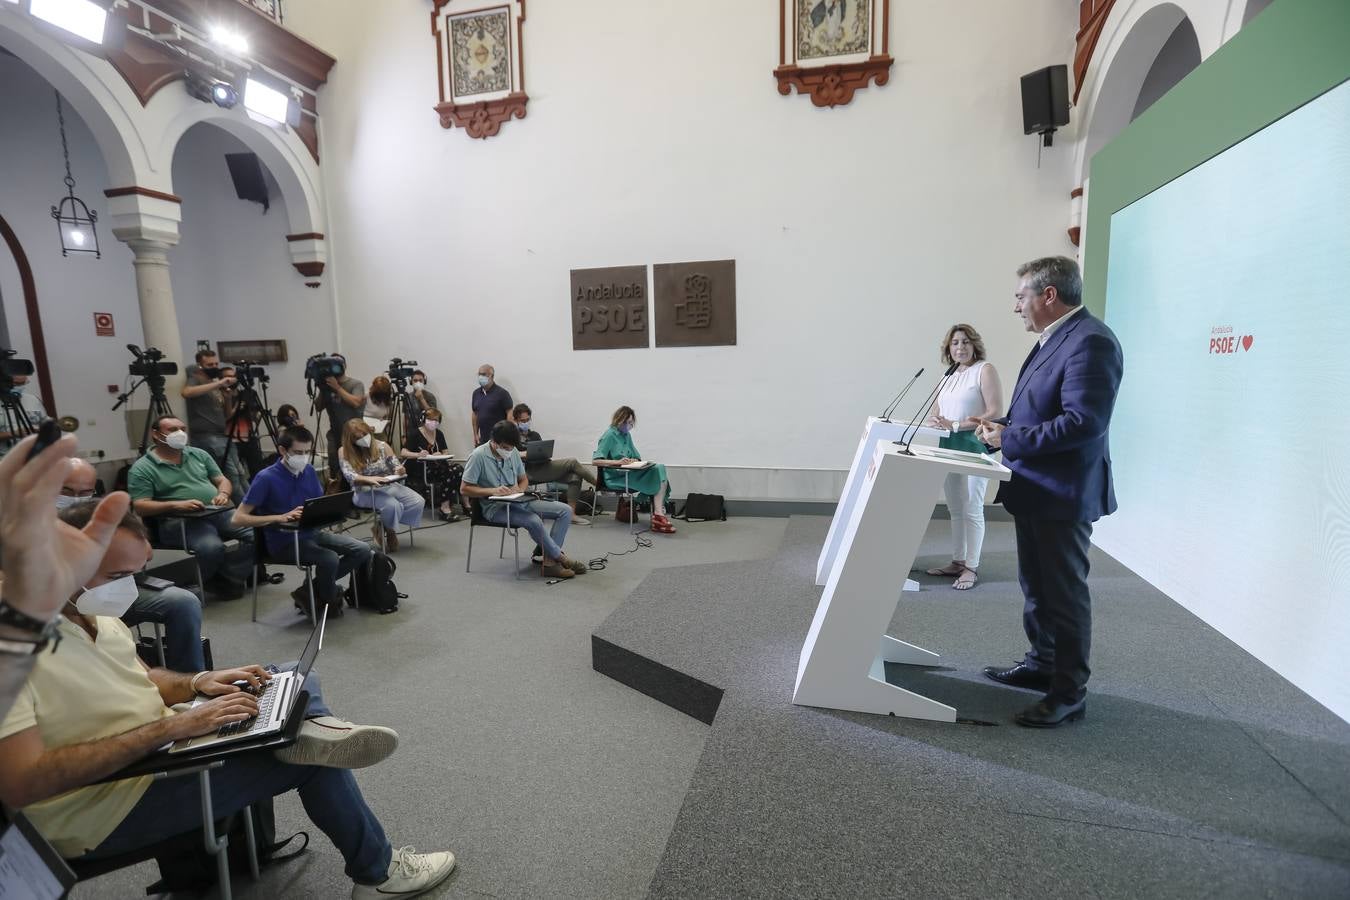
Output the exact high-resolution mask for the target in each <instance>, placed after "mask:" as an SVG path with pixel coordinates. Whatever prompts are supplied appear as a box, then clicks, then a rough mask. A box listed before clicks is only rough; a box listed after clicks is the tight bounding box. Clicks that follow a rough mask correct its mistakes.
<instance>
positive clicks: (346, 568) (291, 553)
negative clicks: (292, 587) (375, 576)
mask: <svg viewBox="0 0 1350 900" xmlns="http://www.w3.org/2000/svg"><path fill="white" fill-rule="evenodd" d="M287 538H288V539H289V540H291V541H292V542H294V540H295V538H294V537H293V536H291V535H287ZM374 552H375V551H373V550H371V549H370V545H369V544H367V543H366V542H365V541H358V540H357V539H356V538H354V537H348V536H347V535H345V534H333V533H332V532H330V531H319V532H316V533H314V534H312V535H310V536H309V537H307V538H301V539H300V564H301V565H308V566H313V567H314V598H315V599H316V600H317V601H318V602H319V604H320V605H325V604H328V603H331V602H332V601H333V600H334V598H336V597H337V582H338V579H339V578H342V577H343V576H345V575H347V574H348V573H350V572H354V571H355V570H357V569H359V568H361V567H362V566H364V565H365V564H366V563H368V562H370V558H371V556H372V555H374ZM295 556H296V553H295V544H294V543H291V544H290V545H289V546H287V547H286V549H285V550H284V551H282V552H278V553H274V552H272V551H270V550H269V551H268V554H267V558H268V559H270V560H273V561H274V562H278V563H285V564H287V565H294V564H295V561H296V560H295Z"/></svg>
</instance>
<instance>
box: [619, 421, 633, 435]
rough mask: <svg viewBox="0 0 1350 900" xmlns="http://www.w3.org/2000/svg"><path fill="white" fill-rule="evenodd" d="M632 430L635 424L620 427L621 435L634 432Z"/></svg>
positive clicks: (627, 423) (630, 423)
mask: <svg viewBox="0 0 1350 900" xmlns="http://www.w3.org/2000/svg"><path fill="white" fill-rule="evenodd" d="M632 430H633V423H632V422H624V423H623V424H622V425H620V426H619V433H620V434H627V433H628V432H630V431H632Z"/></svg>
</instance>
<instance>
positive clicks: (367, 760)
mask: <svg viewBox="0 0 1350 900" xmlns="http://www.w3.org/2000/svg"><path fill="white" fill-rule="evenodd" d="M396 749H398V732H396V731H394V729H392V728H384V727H382V726H379V725H353V724H352V723H351V722H344V721H343V720H341V719H338V718H335V717H333V716H319V717H318V718H316V719H307V720H305V722H304V723H302V724H301V726H300V733H299V734H298V735H297V736H296V739H295V743H294V744H291V746H289V747H283V748H281V749H280V750H277V751H276V752H275V753H274V754H273V756H275V757H276V758H277V759H279V760H280V761H281V762H284V763H290V764H291V765H293V766H328V767H329V768H333V769H362V768H365V767H366V766H373V765H375V764H376V763H377V762H381V761H382V760H385V759H388V758H389V756H390V754H392V753H393V752H394V751H395V750H396Z"/></svg>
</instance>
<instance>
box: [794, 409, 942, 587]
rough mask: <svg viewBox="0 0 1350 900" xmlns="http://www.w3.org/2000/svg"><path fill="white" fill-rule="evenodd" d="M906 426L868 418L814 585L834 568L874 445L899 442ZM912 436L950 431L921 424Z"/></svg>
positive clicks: (926, 435)
mask: <svg viewBox="0 0 1350 900" xmlns="http://www.w3.org/2000/svg"><path fill="white" fill-rule="evenodd" d="M909 427H910V423H909V422H902V421H894V422H892V421H888V420H886V419H878V418H877V417H876V416H868V417H867V425H866V427H865V428H863V435H862V440H860V441H859V442H858V451H857V452H856V453H854V454H853V465H852V466H850V467H849V470H848V478H847V479H846V480H845V481H844V492H843V493H842V494H840V495H839V505H838V506H837V507H835V510H834V518H833V519H831V520H830V532H829V534H827V535H826V536H825V546H824V547H822V548H821V550H820V559H819V560H817V561H816V584H821V585H823V584H824V583H825V582H826V581H827V580H829V577H830V569H832V568H833V567H834V560H835V557H836V556H838V555H839V544H840V542H841V541H842V540H843V538H844V525H845V523H847V522H848V519H849V516H850V515H852V513H853V506H854V504H856V503H857V502H858V493H859V491H860V490H861V489H862V483H863V476H864V475H866V474H867V467H868V466H869V465H870V464H871V462H872V454H873V451H875V450H876V448H877V444H879V443H882V442H886V443H887V444H889V443H890V442H891V441H897V440H899V439H900V435H901V434H902V433H903V432H904V431H905V430H906V429H908V428H909ZM915 434H916V435H917V436H918V437H922V438H927V439H932V438H944V437H947V436H948V435H949V434H951V432H950V431H943V430H941V429H939V428H929V427H928V426H927V425H920V426H919V429H918V431H916V432H915ZM933 497H934V498H936V497H937V493H934V494H933ZM910 584H913V587H909V586H908V585H907V586H906V590H912V591H917V590H918V589H919V586H918V585H917V584H914V583H913V582H910Z"/></svg>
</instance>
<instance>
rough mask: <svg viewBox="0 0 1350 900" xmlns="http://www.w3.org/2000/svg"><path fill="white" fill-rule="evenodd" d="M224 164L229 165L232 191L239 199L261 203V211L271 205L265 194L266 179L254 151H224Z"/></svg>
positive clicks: (264, 210) (265, 210)
mask: <svg viewBox="0 0 1350 900" xmlns="http://www.w3.org/2000/svg"><path fill="white" fill-rule="evenodd" d="M225 165H227V166H229V167H230V178H231V180H233V181H234V192H235V193H236V194H238V195H239V199H240V200H248V201H250V202H252V203H261V204H262V208H263V212H267V209H268V207H269V206H270V205H271V203H270V201H269V199H268V196H267V179H266V178H264V177H263V169H262V164H261V163H259V162H258V155H257V154H256V153H226V154H225Z"/></svg>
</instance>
